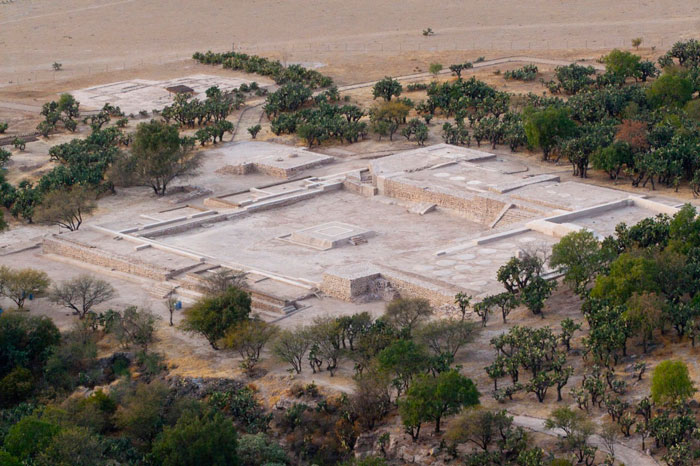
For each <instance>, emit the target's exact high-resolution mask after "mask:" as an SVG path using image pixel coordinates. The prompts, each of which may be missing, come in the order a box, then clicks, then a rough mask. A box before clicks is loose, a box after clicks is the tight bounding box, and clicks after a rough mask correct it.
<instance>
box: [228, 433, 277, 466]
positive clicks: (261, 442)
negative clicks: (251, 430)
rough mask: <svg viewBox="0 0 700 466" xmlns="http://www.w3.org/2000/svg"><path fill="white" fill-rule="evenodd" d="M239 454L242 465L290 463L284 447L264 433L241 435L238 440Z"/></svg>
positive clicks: (255, 465)
mask: <svg viewBox="0 0 700 466" xmlns="http://www.w3.org/2000/svg"><path fill="white" fill-rule="evenodd" d="M238 456H239V458H240V464H241V466H258V465H265V464H270V463H274V464H280V465H282V464H289V458H288V457H287V453H285V451H284V449H283V448H282V447H280V446H279V445H278V444H277V443H275V442H274V441H272V440H271V439H270V438H269V437H268V436H267V435H265V434H263V433H258V434H255V435H252V434H243V435H241V437H240V438H239V440H238Z"/></svg>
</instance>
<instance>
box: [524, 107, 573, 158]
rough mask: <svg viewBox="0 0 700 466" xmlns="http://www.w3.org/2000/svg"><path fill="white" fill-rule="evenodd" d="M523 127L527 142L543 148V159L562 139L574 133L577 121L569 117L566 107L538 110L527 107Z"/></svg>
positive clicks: (547, 156)
mask: <svg viewBox="0 0 700 466" xmlns="http://www.w3.org/2000/svg"><path fill="white" fill-rule="evenodd" d="M523 127H524V129H525V136H526V137H527V142H528V144H529V145H530V146H532V147H538V148H540V149H542V154H543V159H544V160H548V159H549V154H550V152H551V150H552V149H553V148H554V147H555V145H556V144H557V142H558V141H559V140H560V139H566V138H568V137H570V136H572V135H573V134H574V131H575V129H576V125H575V123H574V122H573V121H572V120H571V118H569V110H568V109H567V108H565V107H546V108H543V109H541V110H536V109H535V108H533V107H527V108H526V109H525V111H524V112H523Z"/></svg>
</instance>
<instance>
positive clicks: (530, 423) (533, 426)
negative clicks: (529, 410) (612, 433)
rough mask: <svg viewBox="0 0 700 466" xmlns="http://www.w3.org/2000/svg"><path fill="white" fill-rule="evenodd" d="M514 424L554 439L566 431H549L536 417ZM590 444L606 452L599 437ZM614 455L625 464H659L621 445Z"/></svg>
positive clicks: (526, 417) (593, 437)
mask: <svg viewBox="0 0 700 466" xmlns="http://www.w3.org/2000/svg"><path fill="white" fill-rule="evenodd" d="M513 422H514V424H515V425H517V426H521V427H525V428H527V429H530V430H534V431H535V432H539V433H542V434H545V435H550V436H552V437H558V436H560V435H563V434H564V431H562V430H561V429H547V428H546V427H545V426H544V419H540V418H536V417H531V416H517V415H514V416H513ZM590 443H591V445H594V446H596V447H598V448H599V449H602V450H605V448H604V446H603V440H602V439H601V438H600V437H599V436H597V435H593V436H591V438H590ZM614 453H615V459H616V460H617V461H619V462H621V463H624V464H629V465H634V466H658V464H659V463H658V462H657V461H656V460H655V459H654V458H652V457H651V456H649V455H647V454H646V453H643V452H641V451H639V450H635V449H633V448H630V447H628V446H626V445H623V444H621V443H616V444H615V451H614Z"/></svg>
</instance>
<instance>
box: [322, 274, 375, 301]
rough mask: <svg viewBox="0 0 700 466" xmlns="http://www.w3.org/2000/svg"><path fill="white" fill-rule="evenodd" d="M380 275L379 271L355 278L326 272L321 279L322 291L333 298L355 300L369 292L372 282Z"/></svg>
mask: <svg viewBox="0 0 700 466" xmlns="http://www.w3.org/2000/svg"><path fill="white" fill-rule="evenodd" d="M379 277H380V274H379V273H371V274H368V275H365V276H362V277H354V278H351V277H342V276H338V275H333V274H328V273H324V274H323V280H322V281H321V291H323V292H324V293H325V294H327V295H328V296H331V297H333V298H337V299H342V300H343V301H353V300H354V299H356V298H359V297H360V296H363V295H365V294H367V293H369V291H370V287H371V284H372V282H373V281H374V280H376V279H377V278H379Z"/></svg>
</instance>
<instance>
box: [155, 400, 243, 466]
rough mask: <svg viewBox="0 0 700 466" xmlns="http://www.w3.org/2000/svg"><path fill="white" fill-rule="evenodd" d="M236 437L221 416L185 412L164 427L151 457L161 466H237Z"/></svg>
mask: <svg viewBox="0 0 700 466" xmlns="http://www.w3.org/2000/svg"><path fill="white" fill-rule="evenodd" d="M237 444H238V441H237V435H236V429H235V428H234V427H233V423H232V422H231V421H230V420H228V419H226V418H225V417H223V416H222V415H221V414H201V415H198V414H196V413H194V412H189V411H187V412H185V413H184V414H182V415H181V416H180V418H179V419H178V420H177V423H176V424H175V426H173V427H168V426H166V427H165V429H163V432H162V433H161V434H160V435H159V436H158V438H157V439H156V441H155V442H154V444H153V450H152V451H151V458H152V459H153V461H154V462H155V464H159V465H163V466H191V465H205V464H206V465H217V466H224V465H237V464H240V462H239V459H238V454H237V453H236V449H237Z"/></svg>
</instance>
